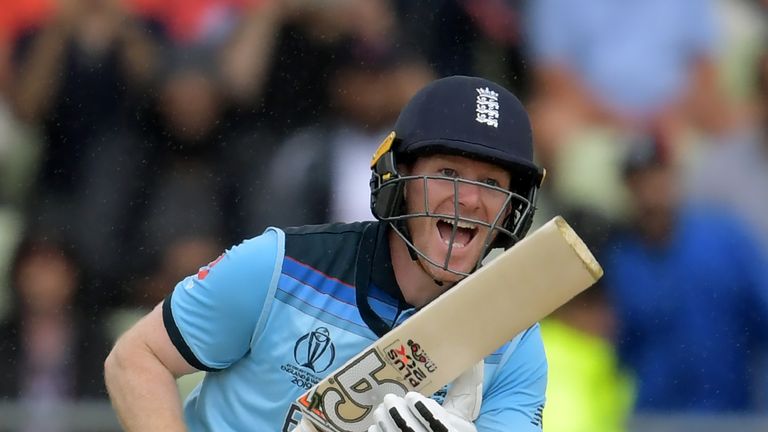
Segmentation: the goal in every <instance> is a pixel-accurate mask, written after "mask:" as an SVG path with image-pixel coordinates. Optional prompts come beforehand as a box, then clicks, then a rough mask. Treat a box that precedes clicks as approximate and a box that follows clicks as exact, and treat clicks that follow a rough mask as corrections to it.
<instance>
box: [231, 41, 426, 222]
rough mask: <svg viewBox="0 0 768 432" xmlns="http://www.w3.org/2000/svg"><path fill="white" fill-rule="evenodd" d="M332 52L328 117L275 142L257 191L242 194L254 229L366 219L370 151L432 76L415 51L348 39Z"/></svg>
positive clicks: (327, 89)
mask: <svg viewBox="0 0 768 432" xmlns="http://www.w3.org/2000/svg"><path fill="white" fill-rule="evenodd" d="M338 55H339V56H340V57H342V58H343V59H342V60H340V66H339V67H338V69H336V70H335V72H334V73H333V75H332V76H331V77H330V80H329V81H330V82H329V85H328V87H327V88H326V91H328V93H329V97H330V99H331V104H330V106H331V107H332V108H333V110H334V114H335V115H331V116H328V117H326V118H323V119H321V120H322V122H321V123H320V124H319V125H318V126H314V127H309V128H305V129H301V130H299V131H297V132H296V133H295V134H293V135H292V136H290V137H289V138H288V139H287V140H286V141H285V142H284V143H283V144H282V145H281V146H280V147H279V150H278V152H277V153H276V155H275V158H274V159H273V161H272V163H271V167H270V169H269V171H267V172H265V173H256V172H254V173H253V174H254V176H259V177H260V178H261V181H262V187H261V188H260V189H261V190H259V191H257V192H259V193H258V194H254V195H253V196H249V197H246V198H245V199H246V212H247V213H248V214H250V215H251V216H250V217H248V218H247V220H249V221H251V223H253V224H256V225H254V226H253V230H254V231H256V230H259V229H263V228H264V227H265V226H266V225H280V226H290V225H298V224H304V223H323V222H327V221H329V220H332V219H333V220H340V221H349V220H357V219H363V220H365V219H370V218H371V217H372V215H371V212H370V208H369V207H368V202H369V195H370V190H369V189H368V188H367V185H368V180H369V179H370V175H371V174H370V167H369V163H370V159H371V156H372V155H373V153H374V152H375V150H376V148H377V147H378V145H379V144H380V143H381V141H382V140H383V139H384V137H386V136H387V135H388V134H389V132H390V131H391V130H392V127H393V126H394V123H395V120H396V119H397V115H398V113H399V111H400V109H401V108H402V106H403V105H404V104H405V102H406V101H408V99H409V98H410V97H411V96H412V95H413V94H414V93H415V92H416V91H417V90H418V89H419V88H421V87H422V86H424V85H426V83H428V82H429V81H430V80H431V79H433V75H432V71H431V69H430V68H429V67H428V66H427V65H426V63H425V62H424V60H423V59H421V57H419V56H417V55H415V54H411V53H410V52H408V51H407V50H405V49H404V48H399V47H398V46H397V45H396V44H393V45H389V46H370V45H368V44H367V42H365V41H361V40H355V41H352V42H350V45H349V46H348V47H345V48H343V51H340V52H339V54H338ZM288 173H290V174H288ZM265 175H266V177H265ZM254 181H256V180H254ZM266 202H270V205H264V203H266ZM298 208H301V209H303V210H302V213H297V212H296V209H298Z"/></svg>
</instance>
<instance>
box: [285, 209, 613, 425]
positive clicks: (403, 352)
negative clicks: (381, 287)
mask: <svg viewBox="0 0 768 432" xmlns="http://www.w3.org/2000/svg"><path fill="white" fill-rule="evenodd" d="M602 275H603V269H602V268H601V267H600V264H599V263H598V262H597V260H596V259H595V257H594V256H593V255H592V253H591V252H590V251H589V249H588V248H587V246H586V245H585V244H584V242H583V241H582V240H581V239H580V238H579V236H578V235H577V234H576V232H574V231H573V229H572V228H571V227H570V226H569V225H568V223H567V222H566V221H565V220H564V219H563V218H562V217H560V216H557V217H555V218H553V219H552V220H550V221H549V222H547V223H546V224H545V225H544V226H542V227H541V228H539V229H538V230H536V231H534V232H533V233H532V234H530V235H528V236H527V237H525V238H524V239H523V240H521V241H520V242H518V243H517V244H516V245H515V246H513V247H511V248H510V249H508V250H506V251H505V252H503V253H502V254H500V255H499V256H498V257H496V258H495V259H493V260H491V261H490V262H489V263H487V264H486V265H484V266H483V267H481V268H480V269H478V270H477V271H475V272H474V273H472V274H471V275H469V276H468V277H466V278H465V279H464V280H462V281H461V282H460V283H458V284H457V285H456V286H455V287H453V288H451V289H450V290H449V291H447V292H446V293H444V294H443V295H441V296H440V297H438V298H437V299H435V300H434V301H432V302H431V303H430V304H428V305H427V306H425V307H424V308H423V309H421V310H420V311H419V312H417V313H416V314H414V315H413V316H412V317H411V318H409V319H408V320H407V321H405V322H404V323H403V324H401V325H400V326H398V327H395V328H394V329H392V330H391V331H390V332H388V333H387V334H385V335H384V336H382V337H381V338H380V339H379V340H378V341H376V342H374V343H373V344H372V345H371V346H369V347H368V348H367V349H365V350H363V351H362V352H361V353H360V354H358V355H356V356H355V357H353V358H352V359H350V360H349V361H347V362H346V363H345V364H344V365H343V366H342V367H341V368H339V369H338V370H336V371H334V372H333V373H331V374H330V375H328V376H327V377H326V378H325V379H324V380H323V381H321V382H319V383H318V384H317V385H315V386H314V387H313V388H312V389H310V390H309V391H308V392H307V393H306V394H304V395H303V396H302V397H300V398H299V399H298V401H297V403H298V404H299V406H300V407H301V410H302V413H303V415H304V416H306V417H308V418H309V420H311V421H312V423H314V424H315V425H316V426H317V427H318V429H321V430H323V431H328V432H365V431H367V430H368V427H369V426H371V425H372V424H373V415H372V414H373V410H374V408H375V407H376V406H377V405H378V404H379V403H380V402H381V401H382V399H383V398H384V395H385V394H387V393H394V394H397V395H400V396H404V395H405V394H406V393H407V392H408V391H417V392H420V393H422V394H424V395H426V396H429V395H431V394H433V393H434V392H435V391H437V390H439V389H440V388H442V387H443V386H444V385H445V384H447V383H449V382H451V381H453V380H454V379H456V378H457V377H458V376H459V375H460V374H461V373H462V372H464V371H465V370H466V369H468V368H470V367H471V366H473V365H474V364H476V363H477V362H479V361H480V360H482V359H483V358H485V357H486V356H488V355H489V354H491V353H493V352H494V351H495V350H497V349H498V348H499V347H500V346H502V345H503V344H504V343H506V342H508V341H510V340H511V339H513V338H514V337H515V336H516V335H517V334H519V333H520V332H522V331H524V330H525V329H527V328H528V327H530V326H532V325H533V324H534V323H536V322H537V321H539V320H540V319H542V318H544V317H546V316H547V315H549V314H550V313H552V312H553V311H554V310H555V309H557V308H559V307H560V306H562V305H563V304H565V303H566V302H567V301H568V300H570V299H571V298H573V297H574V296H575V295H576V294H578V293H580V292H581V291H583V290H585V289H586V288H588V287H590V286H591V285H592V284H594V283H595V282H596V281H597V280H598V279H599V278H600V277H602Z"/></svg>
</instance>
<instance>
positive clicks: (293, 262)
mask: <svg viewBox="0 0 768 432" xmlns="http://www.w3.org/2000/svg"><path fill="white" fill-rule="evenodd" d="M282 271H283V274H287V275H289V276H291V277H293V278H294V279H298V280H300V281H302V282H306V283H307V284H308V285H311V286H313V287H315V288H317V289H318V290H319V291H320V292H323V293H325V294H328V295H332V296H333V297H336V298H337V299H339V300H340V301H343V302H345V303H348V304H351V305H354V304H355V287H354V286H352V285H350V284H348V283H346V282H344V281H341V280H339V279H337V278H335V277H332V276H328V275H326V274H325V273H323V272H321V271H320V270H318V269H316V268H314V267H312V266H311V265H309V264H306V263H303V262H301V261H299V260H297V259H295V258H293V257H290V256H287V255H286V257H285V260H283V268H282ZM368 296H369V299H370V300H375V301H377V302H380V303H383V305H384V306H392V307H393V308H396V307H397V300H395V299H393V298H392V297H391V296H390V295H388V294H387V293H386V292H384V290H382V289H381V288H378V287H376V288H375V289H373V290H371V291H370V292H369V293H368Z"/></svg>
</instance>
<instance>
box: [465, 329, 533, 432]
mask: <svg viewBox="0 0 768 432" xmlns="http://www.w3.org/2000/svg"><path fill="white" fill-rule="evenodd" d="M486 382H487V381H486ZM487 387H488V388H487V389H486V390H485V391H484V393H483V404H482V406H481V408H480V415H479V416H478V418H477V420H476V421H475V425H476V426H477V430H478V432H506V431H515V432H541V431H542V415H543V410H544V399H545V396H544V395H545V392H546V388H547V359H546V355H545V353H544V343H543V342H542V339H541V330H540V328H539V324H536V325H534V326H533V327H531V328H530V329H528V330H527V331H526V332H525V333H523V335H522V336H521V338H520V342H519V343H518V344H517V345H516V346H515V347H514V348H512V349H511V350H510V351H507V352H506V353H505V354H504V357H503V358H502V364H500V365H499V368H498V369H497V370H496V373H495V374H494V376H493V377H492V379H491V380H490V382H489V384H488V386H487Z"/></svg>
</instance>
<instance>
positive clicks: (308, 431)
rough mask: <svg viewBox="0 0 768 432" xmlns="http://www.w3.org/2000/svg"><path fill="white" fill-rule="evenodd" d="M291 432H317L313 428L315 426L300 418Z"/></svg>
mask: <svg viewBox="0 0 768 432" xmlns="http://www.w3.org/2000/svg"><path fill="white" fill-rule="evenodd" d="M293 432H318V430H317V428H316V427H315V425H313V424H312V422H311V421H309V420H307V419H306V418H304V417H302V418H301V421H300V422H299V424H297V425H296V427H295V428H293Z"/></svg>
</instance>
